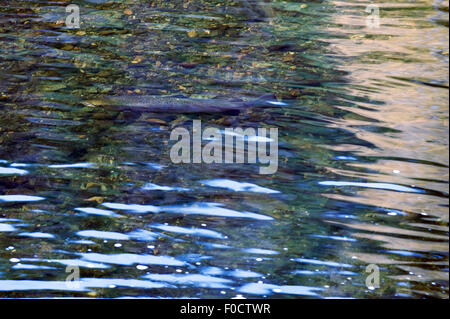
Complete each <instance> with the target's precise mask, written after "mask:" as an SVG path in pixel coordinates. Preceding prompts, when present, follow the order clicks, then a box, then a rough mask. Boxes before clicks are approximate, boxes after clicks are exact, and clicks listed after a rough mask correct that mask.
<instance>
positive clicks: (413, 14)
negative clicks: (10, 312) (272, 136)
mask: <svg viewBox="0 0 450 319" xmlns="http://www.w3.org/2000/svg"><path fill="white" fill-rule="evenodd" d="M73 3H77V4H78V5H79V6H80V8H81V23H82V24H81V28H80V29H68V28H67V27H66V26H65V24H64V21H65V17H66V12H65V6H66V5H67V4H69V2H66V1H45V0H42V1H22V0H15V1H8V2H7V4H6V5H2V6H1V7H0V41H1V47H0V109H1V111H2V112H1V113H0V296H1V297H7V298H10V297H69V296H75V297H106V298H115V297H164V298H177V297H189V298H234V297H245V298H257V297H258V298H381V297H382V298H427V297H429V298H448V281H449V277H448V276H449V271H448V251H449V250H448V239H449V234H448V231H449V229H448V192H449V187H448V176H449V175H448V172H449V169H448V164H449V159H448V111H449V109H448V85H449V84H448V83H449V81H448V2H446V1H428V0H421V1H406V0H399V1H393V0H386V1H379V2H376V3H377V4H378V5H379V7H380V14H381V20H380V27H379V28H375V29H371V28H368V27H367V25H366V17H367V13H366V12H365V9H366V6H367V4H368V2H365V1H331V0H330V1H309V2H294V1H263V2H256V1H212V0H203V1H197V0H195V1H190V2H185V1H170V2H167V1H156V0H155V1H151V2H149V1H140V0H139V1H115V2H109V1H103V0H95V1H94V0H88V1H73ZM267 93H273V94H275V95H276V97H277V99H278V101H279V102H282V103H279V104H278V105H274V107H273V108H268V109H253V110H250V111H246V112H243V113H241V114H240V115H239V116H230V115H220V114H215V115H207V114H206V115H205V114H204V115H196V114H190V115H182V114H178V115H177V114H161V113H159V114H151V113H148V114H135V113H133V112H118V111H115V110H112V109H108V108H104V107H101V106H98V107H92V106H88V105H86V104H85V103H83V102H84V101H86V100H92V99H99V98H101V97H102V96H113V95H122V96H123V95H161V96H176V95H184V96H189V97H193V98H221V99H223V98H225V99H235V98H240V99H244V100H245V99H252V98H256V97H258V96H261V95H263V94H267ZM284 104H286V105H284ZM275 106H276V107H275ZM195 119H200V120H202V123H203V124H205V125H208V126H213V127H217V129H218V130H224V129H225V128H227V127H238V126H240V127H244V128H245V127H253V128H257V127H267V128H269V127H276V128H278V131H279V154H280V157H279V168H278V172H277V173H276V174H273V175H260V174H259V166H258V165H257V164H245V165H243V164H227V165H223V164H183V165H180V164H173V163H172V162H171V161H170V158H169V151H170V147H171V143H169V136H170V131H171V130H172V129H173V128H175V127H178V126H185V127H187V128H190V127H191V125H192V120H195ZM370 264H375V265H377V266H378V267H379V269H380V275H381V281H380V288H378V289H374V290H373V289H368V288H367V286H366V278H367V275H368V273H366V267H367V266H368V265H370ZM68 266H75V267H79V269H80V277H81V278H80V281H78V282H73V283H72V284H70V283H69V284H68V283H66V282H65V280H66V278H67V276H68V275H69V273H68V272H66V271H68V270H70V269H72V268H67V267H68Z"/></svg>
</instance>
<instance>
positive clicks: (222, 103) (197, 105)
mask: <svg viewBox="0 0 450 319" xmlns="http://www.w3.org/2000/svg"><path fill="white" fill-rule="evenodd" d="M85 104H86V105H90V106H98V105H102V106H111V107H114V108H115V109H118V110H121V111H126V110H127V111H137V112H152V113H227V114H238V113H239V112H240V111H242V110H244V109H248V108H252V107H273V106H276V105H282V103H280V102H278V101H277V100H276V98H275V96H274V95H273V94H267V95H263V96H261V97H260V98H258V99H255V100H250V101H232V100H227V99H194V98H184V97H171V96H167V97H164V96H155V95H125V96H114V97H107V98H104V99H102V100H91V101H87V102H85Z"/></svg>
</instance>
